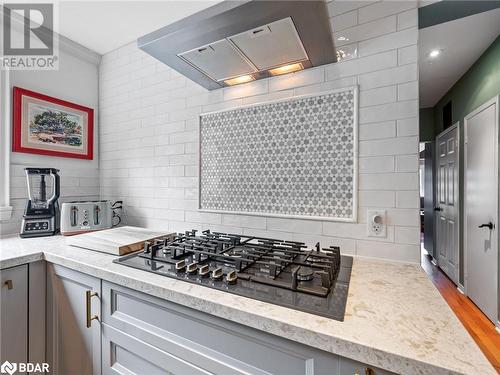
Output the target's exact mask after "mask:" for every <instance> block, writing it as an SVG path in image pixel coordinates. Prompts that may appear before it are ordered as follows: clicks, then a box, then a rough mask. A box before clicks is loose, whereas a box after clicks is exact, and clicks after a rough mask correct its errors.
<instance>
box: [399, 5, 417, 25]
mask: <svg viewBox="0 0 500 375" xmlns="http://www.w3.org/2000/svg"><path fill="white" fill-rule="evenodd" d="M417 26H418V9H417V8H414V9H410V10H407V11H406V12H402V13H399V14H398V30H403V29H408V28H409V27H417Z"/></svg>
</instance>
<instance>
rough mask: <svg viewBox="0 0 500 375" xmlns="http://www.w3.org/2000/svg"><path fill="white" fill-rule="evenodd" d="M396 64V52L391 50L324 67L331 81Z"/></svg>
mask: <svg viewBox="0 0 500 375" xmlns="http://www.w3.org/2000/svg"><path fill="white" fill-rule="evenodd" d="M397 63H398V60H397V51H396V50H393V51H388V52H384V53H379V54H376V55H373V56H368V57H364V58H358V59H353V60H347V61H341V62H339V63H337V64H330V65H327V66H326V68H325V71H326V77H327V80H328V81H332V80H336V79H339V78H342V77H348V76H354V75H359V74H362V73H367V72H373V71H376V70H381V69H387V68H390V67H395V66H396V65H397Z"/></svg>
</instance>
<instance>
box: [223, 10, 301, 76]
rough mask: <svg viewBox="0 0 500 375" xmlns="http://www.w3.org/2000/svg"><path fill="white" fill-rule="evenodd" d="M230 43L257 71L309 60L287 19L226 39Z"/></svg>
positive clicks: (297, 35)
mask: <svg viewBox="0 0 500 375" xmlns="http://www.w3.org/2000/svg"><path fill="white" fill-rule="evenodd" d="M229 40H231V42H233V43H234V45H235V46H236V47H238V48H239V49H240V51H241V52H243V53H244V54H245V56H246V57H247V58H248V59H249V60H250V61H251V62H252V63H253V64H254V65H255V66H256V67H257V68H258V69H259V70H266V69H271V68H274V67H277V66H281V65H285V64H290V63H293V62H298V61H305V60H307V59H308V57H307V53H306V51H305V49H304V46H303V45H302V42H301V40H300V38H299V34H298V33H297V30H296V29H295V25H294V24H293V21H292V19H291V18H290V17H287V18H285V19H282V20H279V21H276V22H273V23H270V24H268V25H265V26H262V27H258V28H256V29H253V30H250V31H246V32H243V33H241V34H238V35H235V36H232V37H229ZM271 51H272V53H270V52H271Z"/></svg>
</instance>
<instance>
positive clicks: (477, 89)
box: [434, 36, 500, 134]
mask: <svg viewBox="0 0 500 375" xmlns="http://www.w3.org/2000/svg"><path fill="white" fill-rule="evenodd" d="M499 93H500V36H499V37H498V38H497V39H496V40H495V41H494V42H493V43H492V44H491V46H490V47H488V49H487V50H486V51H485V52H484V53H483V54H482V55H481V57H480V58H479V59H478V60H477V61H476V62H475V63H474V65H472V66H471V67H470V69H469V70H468V71H467V72H466V73H465V74H464V75H463V76H462V78H460V79H459V80H458V82H457V83H455V85H453V87H452V88H451V89H450V91H448V92H447V93H446V94H445V95H444V96H443V97H442V98H441V100H440V101H439V102H438V103H437V104H436V105H435V106H434V125H435V128H436V134H439V133H440V132H441V131H442V130H443V118H442V110H443V106H444V105H445V104H446V103H447V102H448V101H450V99H451V100H452V119H453V124H454V123H455V122H457V121H460V125H462V121H463V118H464V116H465V115H466V114H468V113H470V112H472V111H473V110H474V109H476V108H477V107H479V106H480V105H481V104H483V103H484V102H486V101H487V100H489V99H491V98H492V97H494V96H495V95H498V94H499Z"/></svg>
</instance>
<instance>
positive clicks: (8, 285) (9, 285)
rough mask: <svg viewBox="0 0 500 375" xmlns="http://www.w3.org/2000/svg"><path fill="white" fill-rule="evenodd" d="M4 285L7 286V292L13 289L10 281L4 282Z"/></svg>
mask: <svg viewBox="0 0 500 375" xmlns="http://www.w3.org/2000/svg"><path fill="white" fill-rule="evenodd" d="M4 284H5V285H7V289H8V290H11V289H14V285H13V284H12V280H5V282H4Z"/></svg>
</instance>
